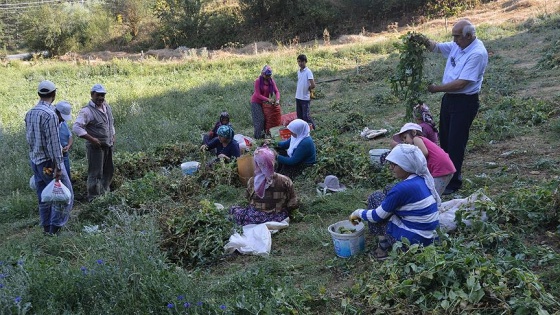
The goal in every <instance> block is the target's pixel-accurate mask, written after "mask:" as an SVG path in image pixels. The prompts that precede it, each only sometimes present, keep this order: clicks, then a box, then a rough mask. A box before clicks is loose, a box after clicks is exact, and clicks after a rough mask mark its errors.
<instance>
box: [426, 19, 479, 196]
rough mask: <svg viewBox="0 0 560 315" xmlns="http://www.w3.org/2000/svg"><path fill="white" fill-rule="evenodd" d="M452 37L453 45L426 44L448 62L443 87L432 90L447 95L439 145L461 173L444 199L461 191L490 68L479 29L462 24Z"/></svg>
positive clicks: (466, 23)
mask: <svg viewBox="0 0 560 315" xmlns="http://www.w3.org/2000/svg"><path fill="white" fill-rule="evenodd" d="M451 34H452V36H453V41H451V42H445V43H438V42H435V41H432V40H427V39H426V40H425V42H424V44H425V45H426V47H427V48H428V50H430V51H431V52H435V53H441V54H442V55H443V56H444V57H446V58H447V63H446V65H445V70H444V72H443V79H442V83H441V84H440V85H436V84H432V85H430V86H428V91H429V92H431V93H437V92H444V93H445V94H444V95H443V97H442V100H441V110H440V120H439V137H440V138H439V141H440V144H441V147H442V148H443V149H444V150H445V151H446V152H447V153H448V154H449V157H450V158H451V160H452V161H453V165H454V166H455V169H456V170H457V172H455V174H454V175H453V178H452V179H451V181H450V182H449V184H448V185H447V188H446V189H445V191H444V193H443V194H444V195H448V194H452V193H454V192H456V191H457V190H459V189H461V186H462V176H461V168H462V166H463V160H464V157H465V149H466V147H467V142H468V140H469V130H470V127H471V124H472V122H473V120H474V118H475V117H476V114H477V113H478V109H479V107H480V102H479V98H478V94H479V93H480V88H481V86H482V81H483V76H484V71H485V70H486V66H487V65H488V52H487V51H486V48H485V47H484V44H483V43H482V41H480V40H479V39H477V38H476V30H475V27H474V25H473V24H472V23H471V22H470V21H468V20H460V21H458V22H457V23H456V24H455V25H454V26H453V29H452V30H451Z"/></svg>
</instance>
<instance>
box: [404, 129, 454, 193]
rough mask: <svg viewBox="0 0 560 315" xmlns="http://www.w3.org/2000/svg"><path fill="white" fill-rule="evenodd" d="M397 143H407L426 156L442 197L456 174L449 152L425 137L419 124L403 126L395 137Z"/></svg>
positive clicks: (429, 169)
mask: <svg viewBox="0 0 560 315" xmlns="http://www.w3.org/2000/svg"><path fill="white" fill-rule="evenodd" d="M393 141H394V142H395V143H401V142H402V143H407V144H413V145H415V146H417V147H418V148H419V149H420V151H422V153H423V154H424V157H425V158H426V161H427V162H428V171H430V174H431V175H432V177H433V178H434V185H435V187H436V191H437V192H438V194H439V195H440V196H442V194H443V193H444V191H445V187H447V184H449V181H451V177H453V174H454V173H455V166H453V162H452V161H451V159H450V158H449V155H448V154H447V152H445V151H443V149H442V148H440V147H439V146H438V145H437V144H435V143H433V142H432V141H430V139H428V138H426V137H424V136H423V132H422V127H421V126H420V125H418V124H413V123H406V124H405V125H404V126H402V128H401V130H400V131H399V133H397V134H395V135H394V136H393Z"/></svg>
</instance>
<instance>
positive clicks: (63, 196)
mask: <svg viewBox="0 0 560 315" xmlns="http://www.w3.org/2000/svg"><path fill="white" fill-rule="evenodd" d="M70 198H72V194H71V193H70V189H68V187H66V186H64V184H63V183H62V182H61V181H59V180H58V181H57V180H56V179H53V180H52V181H51V182H50V183H49V184H48V185H47V187H45V189H43V192H42V193H41V202H48V203H56V204H68V203H70Z"/></svg>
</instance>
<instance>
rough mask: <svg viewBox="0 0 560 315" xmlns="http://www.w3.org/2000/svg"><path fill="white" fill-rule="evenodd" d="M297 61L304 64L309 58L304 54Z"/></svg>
mask: <svg viewBox="0 0 560 315" xmlns="http://www.w3.org/2000/svg"><path fill="white" fill-rule="evenodd" d="M297 60H301V61H303V62H307V56H306V55H304V54H301V55H299V56H297Z"/></svg>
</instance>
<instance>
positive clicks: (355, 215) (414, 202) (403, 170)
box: [350, 144, 441, 259]
mask: <svg viewBox="0 0 560 315" xmlns="http://www.w3.org/2000/svg"><path fill="white" fill-rule="evenodd" d="M386 160H387V162H388V164H389V168H390V169H391V171H392V172H393V175H394V176H395V177H396V178H398V179H402V181H401V182H399V183H397V184H396V185H395V186H394V187H393V188H392V189H391V190H390V191H389V192H388V193H387V195H386V196H384V194H383V192H381V191H376V192H374V193H373V194H372V195H371V196H370V197H369V198H368V210H366V209H357V210H355V211H354V212H352V214H351V215H350V221H351V222H353V223H354V224H357V221H358V220H365V221H368V222H369V230H370V232H371V233H372V234H374V235H376V236H378V239H379V246H378V248H377V249H376V250H375V251H374V256H375V257H376V258H378V259H384V258H386V257H387V255H388V254H387V252H388V250H389V249H390V248H391V246H392V245H393V244H394V243H395V242H397V241H402V239H403V238H407V239H408V241H409V242H410V243H411V244H422V245H429V244H431V243H432V242H433V241H434V239H435V238H436V228H437V227H438V226H439V212H438V205H439V204H440V203H441V199H440V197H439V195H438V193H437V192H436V189H435V187H434V179H433V178H432V175H430V172H429V171H428V165H427V162H426V158H425V157H424V155H423V154H422V151H420V149H418V148H417V147H416V146H414V145H410V144H398V145H397V146H395V148H394V149H393V150H392V151H391V153H389V155H388V156H387V158H386Z"/></svg>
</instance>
